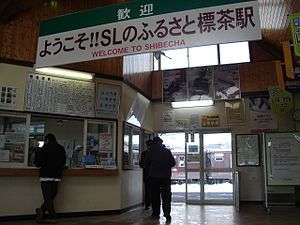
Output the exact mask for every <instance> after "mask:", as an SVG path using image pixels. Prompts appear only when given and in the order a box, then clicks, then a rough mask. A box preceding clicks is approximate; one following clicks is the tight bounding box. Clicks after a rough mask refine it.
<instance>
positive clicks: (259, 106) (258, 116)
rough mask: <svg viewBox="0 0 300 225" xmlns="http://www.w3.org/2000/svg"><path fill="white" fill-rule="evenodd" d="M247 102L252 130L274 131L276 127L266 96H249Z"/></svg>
mask: <svg viewBox="0 0 300 225" xmlns="http://www.w3.org/2000/svg"><path fill="white" fill-rule="evenodd" d="M247 102H248V109H249V116H250V124H251V125H250V128H251V131H252V132H255V133H256V132H267V131H274V130H276V129H277V128H278V125H277V120H276V118H275V116H274V114H273V113H272V111H271V106H270V103H269V98H268V97H249V98H248V99H247Z"/></svg>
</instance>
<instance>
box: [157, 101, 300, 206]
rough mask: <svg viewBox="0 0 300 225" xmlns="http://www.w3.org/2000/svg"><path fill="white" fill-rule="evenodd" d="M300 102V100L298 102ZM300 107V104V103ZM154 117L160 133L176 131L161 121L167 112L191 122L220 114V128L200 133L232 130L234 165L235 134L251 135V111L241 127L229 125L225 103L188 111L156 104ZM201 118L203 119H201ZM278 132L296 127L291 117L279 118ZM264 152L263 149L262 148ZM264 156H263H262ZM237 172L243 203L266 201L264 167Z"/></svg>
mask: <svg viewBox="0 0 300 225" xmlns="http://www.w3.org/2000/svg"><path fill="white" fill-rule="evenodd" d="M298 102H300V100H298ZM299 105H300V103H299ZM152 108H153V115H154V130H155V131H157V132H159V131H168V130H169V131H170V130H171V131H175V130H176V129H175V130H174V128H168V127H164V126H163V123H162V122H161V120H160V117H161V115H162V114H163V113H164V112H166V111H169V110H171V111H173V112H174V115H175V120H177V119H178V120H190V118H191V115H193V114H197V115H199V116H201V115H213V114H218V115H219V116H220V127H218V128H209V129H207V128H203V127H201V126H199V127H198V128H197V130H198V131H204V132H205V131H213V130H215V131H216V132H218V131H220V130H226V129H230V130H231V132H232V134H233V152H232V153H233V165H234V166H235V163H236V156H235V149H236V147H235V134H246V133H251V121H250V115H249V110H248V108H247V106H246V107H245V122H244V123H243V124H241V125H228V124H227V122H226V114H225V110H224V102H216V103H215V105H214V106H210V107H202V108H201V107H198V108H186V109H172V108H171V107H170V105H167V104H161V103H155V104H154V105H153V107H152ZM200 118H201V117H200ZM277 123H278V131H290V130H293V129H294V127H295V123H294V122H293V120H292V119H291V116H285V117H283V118H277ZM261 151H262V148H261ZM261 153H262V152H261ZM261 155H262V154H261ZM236 170H238V171H239V172H240V180H241V184H240V188H241V189H240V198H241V201H263V200H264V178H263V166H262V164H261V166H260V167H236Z"/></svg>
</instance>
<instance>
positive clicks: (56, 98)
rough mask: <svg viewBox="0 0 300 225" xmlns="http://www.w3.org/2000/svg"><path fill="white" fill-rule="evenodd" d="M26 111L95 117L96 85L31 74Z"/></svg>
mask: <svg viewBox="0 0 300 225" xmlns="http://www.w3.org/2000/svg"><path fill="white" fill-rule="evenodd" d="M25 109H26V110H27V111H31V112H42V113H57V114H67V115H77V116H85V117H93V116H95V84H94V83H92V82H87V81H79V80H72V79H65V78H57V77H52V76H45V75H40V74H29V76H28V77H27V83H26V97H25Z"/></svg>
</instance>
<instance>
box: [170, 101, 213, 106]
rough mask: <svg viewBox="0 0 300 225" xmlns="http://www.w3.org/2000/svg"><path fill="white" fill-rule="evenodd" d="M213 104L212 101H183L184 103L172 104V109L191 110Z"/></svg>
mask: <svg viewBox="0 0 300 225" xmlns="http://www.w3.org/2000/svg"><path fill="white" fill-rule="evenodd" d="M213 104H214V101H213V100H200V101H184V102H172V107H173V108H191V107H199V106H200V107H201V106H211V105H213Z"/></svg>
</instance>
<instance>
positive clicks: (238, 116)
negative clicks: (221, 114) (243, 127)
mask: <svg viewBox="0 0 300 225" xmlns="http://www.w3.org/2000/svg"><path fill="white" fill-rule="evenodd" d="M225 114H226V122H227V124H228V125H231V124H241V123H244V122H245V102H244V101H243V100H234V101H230V102H225Z"/></svg>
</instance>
